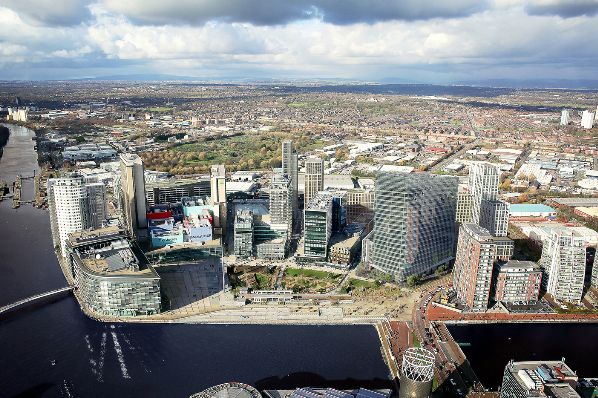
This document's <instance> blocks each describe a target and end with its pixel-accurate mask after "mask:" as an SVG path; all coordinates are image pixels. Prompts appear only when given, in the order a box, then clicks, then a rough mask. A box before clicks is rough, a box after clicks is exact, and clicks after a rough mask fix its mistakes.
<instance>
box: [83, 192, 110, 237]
mask: <svg viewBox="0 0 598 398" xmlns="http://www.w3.org/2000/svg"><path fill="white" fill-rule="evenodd" d="M85 191H86V202H85V207H86V210H87V227H88V228H91V229H98V228H101V227H102V225H103V223H104V220H105V219H106V217H107V215H108V211H107V209H106V185H104V183H102V182H95V183H90V184H85Z"/></svg>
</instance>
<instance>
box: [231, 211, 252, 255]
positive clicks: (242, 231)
mask: <svg viewBox="0 0 598 398" xmlns="http://www.w3.org/2000/svg"><path fill="white" fill-rule="evenodd" d="M234 234H235V235H234V251H235V255H237V256H239V257H251V256H252V255H253V212H252V211H251V210H237V214H236V215H235V224H234Z"/></svg>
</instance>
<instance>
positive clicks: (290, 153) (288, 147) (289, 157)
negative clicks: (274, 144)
mask: <svg viewBox="0 0 598 398" xmlns="http://www.w3.org/2000/svg"><path fill="white" fill-rule="evenodd" d="M282 172H283V174H286V175H287V176H288V177H289V180H290V181H291V205H292V206H291V207H292V210H293V219H295V218H296V217H297V209H298V204H297V197H298V195H299V185H298V184H299V176H298V173H299V165H298V155H297V151H296V150H295V148H294V146H293V141H291V140H284V141H283V142H282Z"/></svg>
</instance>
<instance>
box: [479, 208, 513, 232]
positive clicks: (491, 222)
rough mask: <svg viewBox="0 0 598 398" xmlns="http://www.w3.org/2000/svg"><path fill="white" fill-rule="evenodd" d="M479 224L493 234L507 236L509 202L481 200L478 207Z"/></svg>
mask: <svg viewBox="0 0 598 398" xmlns="http://www.w3.org/2000/svg"><path fill="white" fill-rule="evenodd" d="M480 226H481V227H482V228H485V229H487V230H488V231H489V232H490V234H492V235H494V236H507V230H508V228H509V204H508V203H507V202H504V201H502V200H483V201H482V206H481V209H480Z"/></svg>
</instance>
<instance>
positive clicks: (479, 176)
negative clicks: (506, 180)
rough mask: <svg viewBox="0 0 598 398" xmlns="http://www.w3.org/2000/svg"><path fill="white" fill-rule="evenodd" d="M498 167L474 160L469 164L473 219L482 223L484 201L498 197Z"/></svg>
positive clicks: (476, 222) (475, 222)
mask: <svg viewBox="0 0 598 398" xmlns="http://www.w3.org/2000/svg"><path fill="white" fill-rule="evenodd" d="M499 177H500V171H499V169H498V167H496V166H495V165H493V164H490V163H487V162H472V163H471V164H470V165H469V192H470V193H471V196H472V198H471V200H472V207H471V212H472V213H471V221H472V222H473V223H474V224H478V225H480V216H481V213H482V201H484V200H490V201H493V200H497V199H498V182H499Z"/></svg>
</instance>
